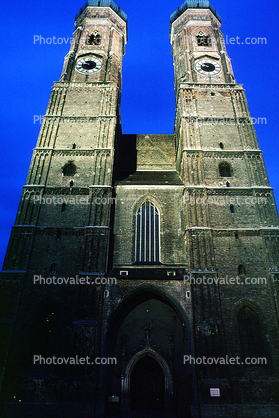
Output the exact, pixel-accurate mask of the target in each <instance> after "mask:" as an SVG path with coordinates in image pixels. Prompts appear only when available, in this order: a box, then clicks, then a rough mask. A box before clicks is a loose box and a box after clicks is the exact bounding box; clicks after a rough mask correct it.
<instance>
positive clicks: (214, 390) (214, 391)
mask: <svg viewBox="0 0 279 418" xmlns="http://www.w3.org/2000/svg"><path fill="white" fill-rule="evenodd" d="M210 396H211V397H212V396H213V397H215V396H217V397H219V396H220V389H219V388H210Z"/></svg>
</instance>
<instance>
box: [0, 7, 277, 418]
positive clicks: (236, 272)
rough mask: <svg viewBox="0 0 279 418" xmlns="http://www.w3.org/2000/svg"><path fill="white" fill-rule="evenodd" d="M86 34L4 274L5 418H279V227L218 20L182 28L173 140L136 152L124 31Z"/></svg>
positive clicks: (174, 28) (46, 125) (72, 56)
mask: <svg viewBox="0 0 279 418" xmlns="http://www.w3.org/2000/svg"><path fill="white" fill-rule="evenodd" d="M75 25H76V26H75V32H74V36H73V42H72V45H71V49H70V51H69V53H68V55H67V56H66V58H65V63H64V67H63V70H62V75H61V78H60V80H59V82H56V83H55V84H54V86H53V89H52V93H51V97H50V101H49V105H48V108H47V111H46V115H45V116H44V120H43V124H42V127H41V131H40V135H39V139H38V143H37V146H36V148H35V150H34V154H33V157H32V161H31V165H30V169H29V173H28V177H27V182H26V185H25V186H24V188H23V194H22V198H21V202H20V206H19V210H18V214H17V218H16V221H15V225H14V227H13V229H12V233H11V237H10V241H9V245H8V249H7V254H6V258H5V261H4V266H3V271H2V273H1V299H0V300H1V303H0V308H1V314H0V318H1V321H0V329H1V342H2V344H1V363H0V364H1V414H2V416H3V417H14V418H17V417H20V418H22V417H27V416H28V417H38V416H39V417H42V418H45V417H56V416H60V417H67V418H79V417H83V418H87V417H88V418H89V417H95V418H104V417H108V418H109V417H115V418H116V417H138V418H141V417H144V418H148V417H149V416H150V417H153V418H154V417H160V418H163V417H172V418H181V417H185V418H187V417H188V418H190V417H192V418H198V417H199V418H211V417H212V418H213V417H216V416H218V417H237V418H240V417H241V418H242V417H243V418H244V417H245V418H248V417H249V418H251V417H262V418H265V417H270V418H271V417H274V418H275V417H278V414H279V399H278V398H279V397H278V392H279V385H278V378H279V358H278V331H279V324H278V299H277V298H278V296H277V295H278V292H279V289H277V288H276V286H277V281H278V279H279V244H278V240H279V224H278V214H277V209H276V205H275V201H274V197H273V192H272V188H271V187H270V185H269V182H268V178H267V174H266V170H265V166H264V162H263V158H262V153H261V151H260V150H259V146H258V142H257V138H256V134H255V130H254V126H253V122H252V118H251V117H250V114H249V110H248V107H247V102H246V97H245V93H244V90H243V88H242V86H241V85H239V84H236V81H235V78H234V75H233V70H232V66H231V63H230V59H229V57H228V55H227V52H226V47H225V43H224V40H223V35H222V33H221V29H220V26H221V18H220V16H219V15H218V13H217V12H216V11H215V9H214V8H213V7H212V6H211V4H210V3H209V2H208V1H207V0H200V1H192V0H191V1H185V2H184V3H183V4H182V5H181V6H180V7H179V8H178V9H177V10H176V11H175V12H174V13H173V14H172V15H171V27H170V41H171V45H172V54H173V57H174V72H175V95H176V117H175V126H174V134H173V135H154V134H153V135H143V134H138V135H137V134H135V135H123V134H122V130H121V121H120V96H121V88H122V86H121V84H122V81H121V74H122V57H123V55H124V53H125V44H126V41H127V16H126V14H125V13H124V12H123V11H122V10H121V9H120V8H119V7H118V6H117V5H116V3H115V2H114V1H113V0H100V1H96V0H88V1H87V3H86V4H85V6H84V7H83V8H82V9H81V10H80V12H79V13H78V14H77V16H76V21H75ZM88 357H90V360H91V361H90V362H88V361H87V360H86V361H79V360H80V359H82V358H83V359H84V358H88ZM39 359H40V360H39ZM57 359H59V360H61V361H59V362H58V360H57ZM65 359H66V360H67V359H68V361H67V362H66V361H64V360H65ZM249 359H250V361H247V360H249ZM251 359H252V361H251ZM66 363H67V364H66ZM74 363H75V364H74ZM93 363H94V364H93ZM251 363H252V364H251Z"/></svg>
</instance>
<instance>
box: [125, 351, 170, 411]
mask: <svg viewBox="0 0 279 418" xmlns="http://www.w3.org/2000/svg"><path fill="white" fill-rule="evenodd" d="M130 396H131V403H130V407H131V409H136V410H163V409H164V404H165V402H164V399H165V376H164V373H163V370H162V368H161V366H160V365H159V363H158V362H157V361H156V360H155V359H154V358H152V357H150V356H145V357H142V358H141V359H140V360H139V361H138V362H137V363H136V364H135V366H134V367H133V369H132V372H131V378H130Z"/></svg>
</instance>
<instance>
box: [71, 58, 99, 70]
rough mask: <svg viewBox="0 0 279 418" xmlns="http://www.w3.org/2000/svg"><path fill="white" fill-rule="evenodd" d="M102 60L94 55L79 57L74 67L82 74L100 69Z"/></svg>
mask: <svg viewBox="0 0 279 418" xmlns="http://www.w3.org/2000/svg"><path fill="white" fill-rule="evenodd" d="M101 67H102V61H101V60H99V59H98V58H95V57H87V58H80V59H79V60H78V61H77V64H76V69H77V71H78V72H79V73H82V74H92V73H97V72H98V71H100V69H101Z"/></svg>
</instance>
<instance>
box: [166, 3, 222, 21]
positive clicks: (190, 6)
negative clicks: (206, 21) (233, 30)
mask: <svg viewBox="0 0 279 418" xmlns="http://www.w3.org/2000/svg"><path fill="white" fill-rule="evenodd" d="M187 9H210V10H211V11H212V13H213V14H214V16H216V17H217V19H218V20H219V21H220V22H221V16H220V15H219V13H217V12H216V10H215V9H214V7H212V6H211V4H210V2H209V1H208V0H186V1H184V3H182V4H181V6H180V7H178V9H176V11H175V12H173V13H172V14H171V16H170V23H171V24H172V23H173V22H174V21H175V20H176V19H177V18H178V17H179V16H181V15H182V13H184V12H185V10H187Z"/></svg>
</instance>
